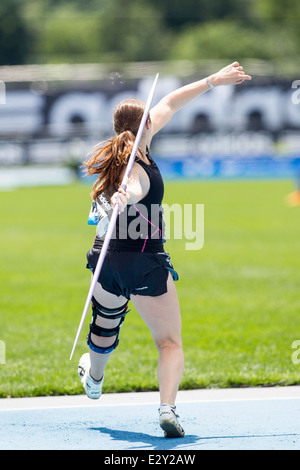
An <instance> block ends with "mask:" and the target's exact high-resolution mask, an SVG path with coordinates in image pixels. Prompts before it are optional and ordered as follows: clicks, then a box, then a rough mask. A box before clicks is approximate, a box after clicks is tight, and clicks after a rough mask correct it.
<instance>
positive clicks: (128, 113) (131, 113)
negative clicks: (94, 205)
mask: <svg viewBox="0 0 300 470" xmlns="http://www.w3.org/2000/svg"><path fill="white" fill-rule="evenodd" d="M144 108H145V105H144V103H143V102H142V101H140V100H135V99H127V100H124V101H121V103H119V104H118V105H117V106H116V108H115V109H114V113H113V123H114V130H115V131H116V134H117V135H116V136H115V137H111V138H110V139H108V140H106V141H104V142H101V143H100V144H98V145H96V146H95V147H94V149H93V150H92V152H91V154H90V155H91V156H90V157H89V158H88V159H87V160H86V161H85V162H84V163H83V166H84V167H85V172H86V173H87V174H89V175H95V174H99V176H98V178H97V180H96V181H95V183H94V185H93V191H92V192H91V197H92V198H93V200H95V199H97V197H98V196H99V195H100V194H101V193H105V194H106V195H107V196H108V197H109V196H111V195H112V194H113V193H114V192H115V191H117V190H118V187H119V184H120V183H121V181H120V175H121V171H122V169H123V168H124V167H125V166H126V164H127V162H128V159H129V157H130V154H131V151H132V147H133V144H134V140H135V136H136V134H137V131H138V128H139V124H140V121H141V119H142V116H143V112H144ZM142 155H143V151H142V149H141V148H140V147H139V149H138V152H137V157H138V158H141V157H142Z"/></svg>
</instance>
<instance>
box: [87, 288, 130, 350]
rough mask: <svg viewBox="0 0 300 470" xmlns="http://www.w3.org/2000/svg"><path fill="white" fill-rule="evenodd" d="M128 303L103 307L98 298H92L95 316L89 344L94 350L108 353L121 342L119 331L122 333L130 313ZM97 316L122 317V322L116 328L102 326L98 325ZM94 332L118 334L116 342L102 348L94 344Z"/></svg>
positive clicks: (102, 334) (105, 334)
mask: <svg viewBox="0 0 300 470" xmlns="http://www.w3.org/2000/svg"><path fill="white" fill-rule="evenodd" d="M127 305H128V302H126V304H124V305H122V306H121V307H117V308H106V307H103V306H102V305H101V304H99V303H98V302H97V301H96V299H95V298H94V297H93V298H92V310H93V317H92V321H91V323H90V331H89V334H88V337H87V344H88V346H89V347H90V349H92V351H95V352H97V353H99V354H108V353H110V352H112V351H113V350H114V349H116V347H117V346H118V344H119V333H120V328H121V326H122V323H123V321H124V320H125V315H126V313H128V311H129V310H127ZM97 316H99V317H102V318H107V319H109V320H115V319H117V318H120V322H119V324H118V325H117V326H115V327H114V328H102V327H101V326H99V325H96V319H97ZM92 333H93V334H94V335H96V336H102V337H103V336H105V337H110V336H115V335H116V336H117V337H116V340H115V342H114V343H113V344H112V345H111V346H109V347H107V348H101V347H99V346H96V345H95V344H93V342H92V340H91V334H92Z"/></svg>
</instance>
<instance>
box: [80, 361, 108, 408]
mask: <svg viewBox="0 0 300 470" xmlns="http://www.w3.org/2000/svg"><path fill="white" fill-rule="evenodd" d="M90 368H91V360H90V354H89V353H85V354H83V356H81V358H80V360H79V364H78V375H79V378H80V380H81V383H82V385H83V388H84V390H85V393H86V395H87V396H88V397H89V398H91V399H92V400H97V398H100V397H101V394H102V385H103V379H104V376H103V377H102V379H101V380H99V381H97V380H94V379H93V378H92V377H91V376H90Z"/></svg>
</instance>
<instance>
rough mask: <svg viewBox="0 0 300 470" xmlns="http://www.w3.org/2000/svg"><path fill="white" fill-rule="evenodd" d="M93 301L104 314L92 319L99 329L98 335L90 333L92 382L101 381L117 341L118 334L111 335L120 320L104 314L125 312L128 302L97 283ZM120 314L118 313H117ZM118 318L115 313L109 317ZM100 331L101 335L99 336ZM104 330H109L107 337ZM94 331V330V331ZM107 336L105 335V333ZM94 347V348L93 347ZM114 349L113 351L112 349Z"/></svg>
mask: <svg viewBox="0 0 300 470" xmlns="http://www.w3.org/2000/svg"><path fill="white" fill-rule="evenodd" d="M93 297H94V299H95V300H96V302H97V304H98V305H99V306H100V309H99V310H101V307H104V310H105V312H103V314H104V316H103V314H102V315H101V312H98V313H100V315H99V314H97V315H96V318H95V317H94V323H95V325H96V327H97V326H98V327H100V330H99V333H97V334H95V333H93V331H91V332H90V344H89V348H90V359H91V370H90V374H91V376H92V378H93V379H94V380H101V378H102V377H103V374H104V370H105V367H106V365H107V363H108V360H109V358H110V356H111V355H112V353H113V351H114V349H115V347H116V346H117V345H116V344H115V343H116V341H117V339H118V333H117V332H116V331H115V332H116V333H117V334H112V333H113V332H114V330H118V327H119V325H120V322H122V320H121V318H120V317H118V318H109V316H110V314H109V313H107V312H106V310H107V309H110V310H115V311H116V312H117V311H118V312H120V310H121V309H122V307H123V310H125V311H126V309H125V307H124V306H125V305H126V304H127V302H128V300H127V299H126V298H125V297H122V296H117V295H114V294H111V293H110V292H107V291H106V290H104V289H103V287H102V286H101V284H100V283H99V282H97V284H96V287H95V290H94V294H93ZM119 314H120V313H119ZM114 316H118V314H117V313H112V314H111V317H114ZM120 326H121V325H120ZM101 330H102V332H103V333H102V334H101ZM105 330H111V333H110V335H109V336H104V335H103V334H105ZM94 331H95V330H94ZM106 334H107V333H106ZM93 346H94V347H93ZM113 347H114V349H112V348H113Z"/></svg>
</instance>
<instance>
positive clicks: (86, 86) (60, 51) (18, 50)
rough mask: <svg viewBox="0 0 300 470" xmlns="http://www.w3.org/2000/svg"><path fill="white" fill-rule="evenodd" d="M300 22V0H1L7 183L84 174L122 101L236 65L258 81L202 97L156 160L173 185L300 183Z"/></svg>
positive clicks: (165, 136)
mask: <svg viewBox="0 0 300 470" xmlns="http://www.w3.org/2000/svg"><path fill="white" fill-rule="evenodd" d="M299 22H300V7H299V3H298V2H297V1H295V0H289V1H283V0H278V1H276V2H274V1H273V0H259V1H258V0H249V1H247V2H246V1H244V0H230V1H227V2H223V1H221V0H211V1H210V2H207V1H205V0H187V1H186V2H180V1H172V2H171V1H169V0H163V1H158V0H152V1H151V2H148V1H147V2H146V1H145V0H130V1H128V0H109V1H108V0H87V1H86V2H85V4H84V8H83V6H82V3H81V2H80V1H79V0H73V1H69V2H64V1H60V0H28V1H26V2H23V1H20V0H2V2H1V6H0V46H1V47H0V84H1V85H2V86H1V98H0V169H1V176H0V186H1V187H5V186H8V187H9V186H13V185H17V181H19V180H22V182H23V183H22V184H23V185H26V184H28V185H31V184H33V183H34V180H35V178H36V179H37V181H38V182H39V183H44V184H51V181H52V179H53V177H54V180H56V181H58V180H57V178H58V179H59V181H61V182H66V183H67V182H69V181H70V180H72V177H73V176H74V170H75V172H76V171H77V176H78V175H79V176H81V175H80V169H79V167H80V163H81V162H82V161H83V160H84V159H85V156H86V154H87V152H88V151H89V150H90V149H91V147H92V146H93V145H95V144H96V143H98V142H100V141H102V140H104V139H106V138H107V137H109V136H111V135H112V134H113V129H112V112H113V109H114V106H115V105H116V104H117V103H118V102H119V101H120V100H122V99H124V98H126V97H135V98H139V99H142V100H143V99H145V96H146V95H147V90H148V88H149V83H150V82H151V80H152V78H153V76H154V75H155V74H156V73H157V72H159V73H160V80H159V84H158V90H157V94H156V100H159V99H160V98H162V97H163V96H164V95H165V94H166V93H168V92H170V91H172V90H174V89H175V88H176V87H178V86H181V85H184V84H186V83H188V82H191V81H193V80H198V79H201V78H204V77H206V76H208V75H210V74H211V73H213V72H215V71H217V70H218V69H220V68H222V67H223V66H225V65H227V64H228V63H231V62H232V61H234V60H238V61H240V63H241V64H242V65H243V66H244V68H245V70H246V72H247V73H249V74H251V75H252V76H253V80H252V82H247V83H245V84H242V85H241V86H237V87H219V88H216V89H214V90H212V91H210V92H208V93H205V94H204V95H202V96H201V97H199V98H198V99H196V100H194V101H193V102H192V103H191V104H190V105H189V106H188V107H186V108H184V109H183V110H181V111H180V112H178V113H177V114H176V116H175V117H174V118H173V120H172V121H171V122H170V123H169V124H168V125H167V126H166V128H165V129H164V130H163V131H162V132H161V133H160V134H159V135H158V136H157V137H155V139H154V141H153V145H152V153H153V155H154V156H155V158H156V159H157V161H158V163H159V164H160V166H161V169H162V172H163V174H164V176H165V177H167V178H180V177H184V178H190V177H193V178H195V177H197V178H219V177H221V178H237V177H238V178H240V177H248V178H249V177H251V178H252V177H255V178H257V177H260V178H261V177H262V178H274V177H275V178H291V177H293V178H294V177H295V175H297V174H298V173H299V171H300V170H299V168H300V164H299V159H300V137H299V129H300V76H299V74H300V72H299V69H298V64H299V60H298V51H299V47H298V46H299V43H300V32H299V31H300V28H299V27H298V26H299ZM29 165H30V167H31V168H30V175H29V172H26V168H27V167H28V166H29ZM33 166H34V168H33ZM41 167H42V168H41ZM43 167H47V175H45V171H44V169H45V168H43ZM49 167H52V170H51V171H49V172H48V169H49ZM53 168H56V169H57V171H56V172H55V171H53ZM41 170H42V171H41ZM26 174H28V177H26ZM51 175H52V176H51Z"/></svg>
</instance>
